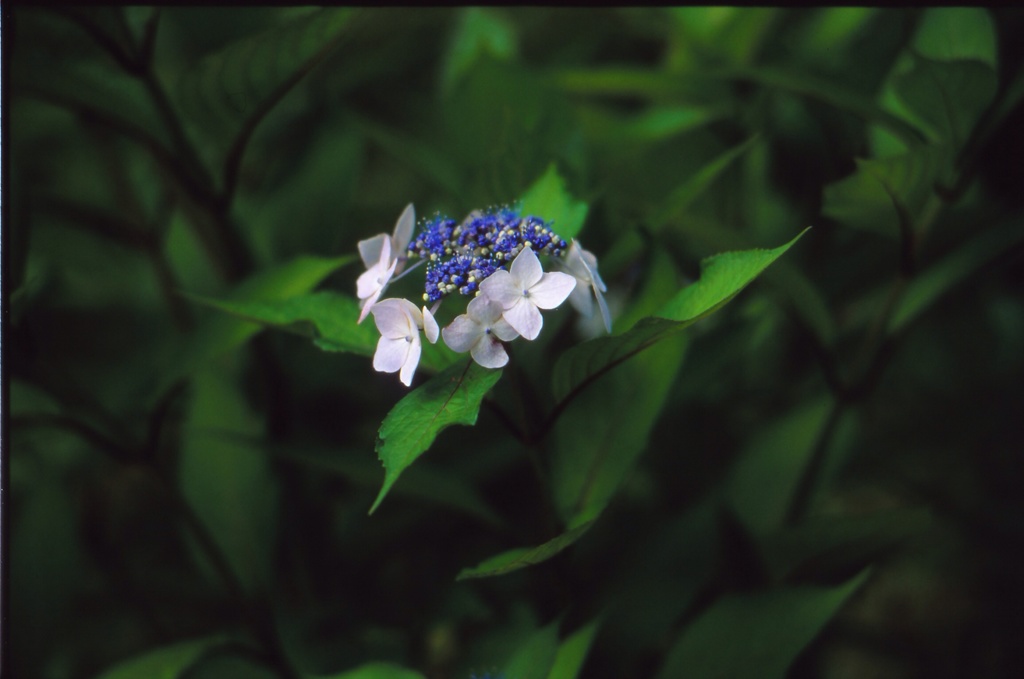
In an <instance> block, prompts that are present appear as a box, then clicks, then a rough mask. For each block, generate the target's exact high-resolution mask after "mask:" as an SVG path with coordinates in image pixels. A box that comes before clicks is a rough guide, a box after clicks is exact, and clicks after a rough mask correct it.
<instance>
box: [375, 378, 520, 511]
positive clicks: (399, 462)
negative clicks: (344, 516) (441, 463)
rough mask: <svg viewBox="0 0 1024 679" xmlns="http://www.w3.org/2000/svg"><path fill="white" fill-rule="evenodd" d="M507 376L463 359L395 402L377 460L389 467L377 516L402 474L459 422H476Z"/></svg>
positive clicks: (382, 431)
mask: <svg viewBox="0 0 1024 679" xmlns="http://www.w3.org/2000/svg"><path fill="white" fill-rule="evenodd" d="M500 377H501V370H489V369H487V368H481V367H480V366H479V365H477V364H476V362H475V361H473V360H471V359H470V360H468V361H467V362H466V363H465V364H463V363H462V362H461V361H460V362H459V363H455V364H453V365H451V366H449V367H448V368H447V369H445V370H444V371H442V372H440V373H438V374H437V375H435V376H434V377H433V378H432V379H431V380H430V381H429V382H427V383H425V384H423V385H422V386H420V387H417V388H416V389H414V390H413V391H411V392H410V393H409V394H408V395H407V396H405V397H404V398H403V399H402V400H401V401H399V402H398V403H397V404H395V407H394V408H392V409H391V412H389V413H388V415H387V417H385V418H384V422H382V423H381V425H380V432H379V433H378V436H377V456H378V457H379V458H380V460H381V462H382V463H384V472H385V473H384V485H383V487H382V488H381V489H380V493H379V494H378V495H377V499H376V500H375V501H374V503H373V506H372V507H370V513H371V514H372V513H373V512H374V511H375V510H376V509H377V507H378V506H379V505H380V503H381V501H383V500H384V496H385V495H387V493H388V491H389V490H390V489H391V486H392V485H394V483H395V481H396V480H398V476H399V475H400V474H401V473H402V472H403V471H405V469H406V468H407V467H409V465H411V464H412V463H413V462H415V461H416V459H417V458H418V457H419V456H420V455H422V454H423V453H425V452H426V451H427V449H428V448H430V445H431V444H432V443H433V442H434V439H435V438H436V437H437V435H438V434H439V433H440V432H441V431H442V430H443V429H445V428H446V427H448V426H450V425H453V424H466V425H473V424H476V417H477V414H478V413H479V411H480V403H481V402H482V401H483V398H484V396H485V395H486V394H487V392H488V391H490V389H491V387H493V386H494V384H495V383H496V382H497V381H498V378H500Z"/></svg>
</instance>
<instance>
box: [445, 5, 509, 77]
mask: <svg viewBox="0 0 1024 679" xmlns="http://www.w3.org/2000/svg"><path fill="white" fill-rule="evenodd" d="M516 51H517V48H516V33H515V28H514V27H513V26H512V24H510V23H509V22H508V20H507V19H505V17H503V16H502V15H501V13H500V12H499V11H497V10H495V9H493V8H484V7H467V8H465V9H463V10H462V17H461V21H460V22H459V26H458V29H457V30H456V32H455V36H454V37H453V38H452V41H451V43H450V46H449V51H448V57H447V60H446V62H445V66H444V71H443V73H442V76H441V87H442V89H443V90H444V91H445V92H447V91H450V90H451V88H452V87H453V86H454V85H455V83H456V82H457V81H458V80H459V78H461V77H462V76H463V75H465V73H466V72H467V71H468V70H469V68H470V67H471V66H472V65H473V62H475V61H476V60H477V58H479V56H480V55H481V54H489V55H490V56H491V57H493V58H495V59H498V60H501V61H507V60H509V59H511V58H512V57H514V56H515V54H516Z"/></svg>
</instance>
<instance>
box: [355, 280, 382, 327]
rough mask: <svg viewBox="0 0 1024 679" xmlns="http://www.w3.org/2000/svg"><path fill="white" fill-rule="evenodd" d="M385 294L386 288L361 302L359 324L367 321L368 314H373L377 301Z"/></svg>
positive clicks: (375, 291)
mask: <svg viewBox="0 0 1024 679" xmlns="http://www.w3.org/2000/svg"><path fill="white" fill-rule="evenodd" d="M383 292H384V288H379V289H377V290H374V291H373V293H372V294H371V295H370V296H369V297H367V298H366V299H363V300H360V301H359V309H360V311H359V320H357V321H356V323H357V324H359V323H362V322H363V321H365V320H366V316H367V314H369V313H371V312H373V308H374V307H375V306H376V305H377V300H378V299H380V296H381V294H383Z"/></svg>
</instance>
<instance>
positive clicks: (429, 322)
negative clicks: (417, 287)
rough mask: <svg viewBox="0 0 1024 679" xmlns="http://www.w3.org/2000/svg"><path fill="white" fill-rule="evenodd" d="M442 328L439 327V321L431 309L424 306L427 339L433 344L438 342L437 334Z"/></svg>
mask: <svg viewBox="0 0 1024 679" xmlns="http://www.w3.org/2000/svg"><path fill="white" fill-rule="evenodd" d="M440 332H441V330H440V328H438V327H437V321H436V320H435V319H434V314H432V313H430V309H428V308H427V307H423V334H424V335H426V337H427V341H428V342H430V343H431V344H436V343H437V336H438V334H440Z"/></svg>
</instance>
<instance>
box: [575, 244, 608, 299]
mask: <svg viewBox="0 0 1024 679" xmlns="http://www.w3.org/2000/svg"><path fill="white" fill-rule="evenodd" d="M581 254H582V255H583V263H584V264H586V266H587V271H588V272H589V273H590V278H591V280H592V281H593V282H594V287H595V288H597V289H598V290H600V291H601V292H608V286H606V285H605V284H604V281H603V280H601V274H599V273H598V272H597V257H595V256H594V253H592V252H588V251H587V250H583V251H581Z"/></svg>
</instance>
